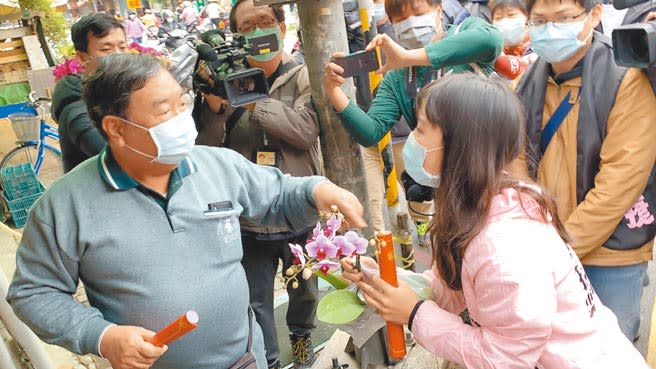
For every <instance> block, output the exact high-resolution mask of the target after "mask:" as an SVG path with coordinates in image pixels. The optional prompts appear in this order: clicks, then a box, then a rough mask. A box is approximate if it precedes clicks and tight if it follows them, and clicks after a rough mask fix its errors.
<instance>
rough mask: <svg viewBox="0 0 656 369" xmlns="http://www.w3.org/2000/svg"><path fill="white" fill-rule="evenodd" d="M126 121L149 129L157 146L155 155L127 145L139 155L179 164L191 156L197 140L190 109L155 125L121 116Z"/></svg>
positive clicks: (157, 160)
mask: <svg viewBox="0 0 656 369" xmlns="http://www.w3.org/2000/svg"><path fill="white" fill-rule="evenodd" d="M120 119H121V120H122V121H124V122H125V123H127V124H129V125H131V126H134V127H137V128H141V129H143V130H146V131H148V133H149V134H150V137H151V138H152V140H153V142H154V143H155V146H156V147H157V155H155V156H153V155H150V154H146V153H145V152H142V151H139V150H137V149H135V148H133V147H132V146H130V145H128V144H126V145H125V146H126V147H127V148H128V149H130V150H132V151H134V152H136V153H137V154H139V155H142V156H145V157H147V158H150V159H152V161H153V162H156V163H161V164H169V165H177V164H179V163H180V162H181V161H182V160H183V159H184V158H186V157H187V156H189V153H191V150H193V148H194V144H195V142H196V136H198V132H197V131H196V124H195V123H194V118H192V116H191V113H190V112H189V111H185V112H183V113H181V114H179V115H177V116H175V117H173V118H171V119H169V120H167V121H165V122H163V123H160V124H158V125H156V126H155V127H151V128H146V127H142V126H140V125H138V124H136V123H133V122H130V121H129V120H126V119H123V118H120Z"/></svg>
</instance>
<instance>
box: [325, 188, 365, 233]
mask: <svg viewBox="0 0 656 369" xmlns="http://www.w3.org/2000/svg"><path fill="white" fill-rule="evenodd" d="M312 196H313V197H314V201H315V203H316V204H317V209H318V210H320V211H330V208H331V206H333V205H335V206H337V208H338V209H339V211H340V212H341V213H342V214H343V215H344V219H345V220H346V222H348V225H347V226H348V228H365V227H366V226H367V223H366V222H365V221H364V208H363V207H362V204H361V203H360V201H359V200H358V198H357V197H355V195H354V194H352V193H351V192H349V191H347V190H345V189H343V188H341V187H338V186H336V185H334V184H332V183H330V182H324V183H320V184H318V185H317V186H316V187H315V188H314V192H313V193H312Z"/></svg>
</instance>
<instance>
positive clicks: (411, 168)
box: [403, 132, 444, 188]
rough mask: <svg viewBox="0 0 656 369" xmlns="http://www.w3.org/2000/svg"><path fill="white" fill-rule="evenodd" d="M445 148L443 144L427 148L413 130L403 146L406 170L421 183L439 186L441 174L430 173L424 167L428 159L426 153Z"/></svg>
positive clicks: (428, 185)
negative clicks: (418, 139)
mask: <svg viewBox="0 0 656 369" xmlns="http://www.w3.org/2000/svg"><path fill="white" fill-rule="evenodd" d="M443 149H444V147H442V146H439V147H435V148H432V149H426V148H425V147H423V146H421V145H420V144H419V142H417V140H416V139H415V134H414V132H411V133H410V136H408V140H407V141H406V142H405V145H404V146H403V163H404V164H405V171H406V172H408V174H409V175H410V177H412V179H414V180H415V182H417V183H419V184H420V185H422V186H427V187H432V188H438V187H439V186H440V177H441V175H439V174H438V175H435V174H430V173H428V172H427V171H426V169H424V161H426V154H428V153H429V152H434V151H438V150H443Z"/></svg>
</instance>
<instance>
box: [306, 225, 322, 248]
mask: <svg viewBox="0 0 656 369" xmlns="http://www.w3.org/2000/svg"><path fill="white" fill-rule="evenodd" d="M319 235H321V222H317V226H316V227H314V229H313V230H312V237H310V239H309V240H308V241H307V243H310V242H312V241H316V240H317V237H319Z"/></svg>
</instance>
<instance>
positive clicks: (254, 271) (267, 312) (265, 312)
mask: <svg viewBox="0 0 656 369" xmlns="http://www.w3.org/2000/svg"><path fill="white" fill-rule="evenodd" d="M263 236H266V235H263ZM308 236H309V235H308V234H304V235H301V236H298V237H295V238H291V239H290V238H287V239H282V240H275V241H271V240H262V239H260V238H261V237H258V235H257V234H243V235H242V243H243V248H244V257H243V259H242V261H241V263H242V265H243V266H244V269H245V270H246V278H247V279H248V286H249V291H250V302H251V306H252V308H253V311H254V312H255V318H256V319H257V322H258V323H259V324H260V326H261V327H262V333H263V335H264V346H265V348H266V358H267V361H269V362H272V361H273V360H275V359H278V357H279V356H280V349H279V346H278V336H277V333H276V326H275V324H274V316H273V284H274V279H275V277H276V272H277V270H278V263H279V261H280V260H282V263H283V267H282V275H283V276H284V273H285V270H287V268H289V266H291V265H292V262H293V261H294V256H293V255H292V253H291V250H290V249H289V243H297V244H299V245H305V241H306V240H307V239H308ZM298 282H299V287H298V288H296V289H293V288H292V287H291V283H289V285H288V287H287V294H288V295H289V305H288V307H287V317H286V318H287V327H288V328H289V331H290V332H291V333H293V334H297V335H305V334H308V333H310V332H311V331H312V330H313V329H314V327H315V325H314V318H315V315H316V312H317V304H318V287H317V277H316V276H313V277H312V278H310V279H309V280H307V281H306V280H303V278H302V277H301V276H300V275H299V278H298Z"/></svg>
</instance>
